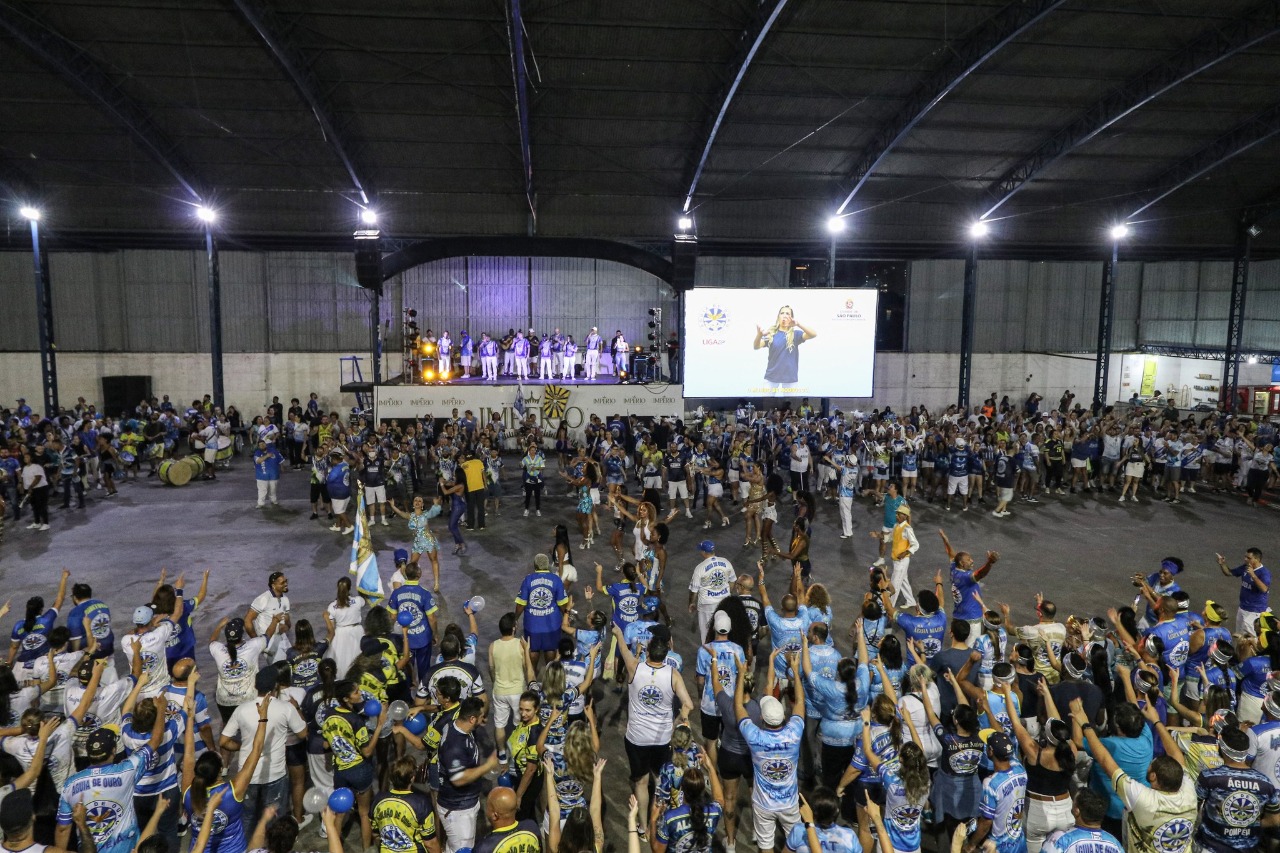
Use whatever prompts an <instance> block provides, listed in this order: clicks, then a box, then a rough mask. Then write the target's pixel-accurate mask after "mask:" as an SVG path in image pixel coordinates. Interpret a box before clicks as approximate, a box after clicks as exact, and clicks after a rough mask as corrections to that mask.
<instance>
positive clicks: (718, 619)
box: [712, 610, 733, 634]
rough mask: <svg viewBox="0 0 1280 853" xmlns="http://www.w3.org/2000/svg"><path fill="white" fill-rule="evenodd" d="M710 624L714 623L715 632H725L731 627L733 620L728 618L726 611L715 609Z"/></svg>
mask: <svg viewBox="0 0 1280 853" xmlns="http://www.w3.org/2000/svg"><path fill="white" fill-rule="evenodd" d="M712 624H714V625H715V629H716V633H717V634H727V633H729V630H730V629H731V628H732V627H733V620H731V619H730V618H729V614H728V613H725V612H724V611H723V610H717V611H716V616H715V619H714V620H712Z"/></svg>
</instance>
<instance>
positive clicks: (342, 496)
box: [325, 449, 355, 533]
mask: <svg viewBox="0 0 1280 853" xmlns="http://www.w3.org/2000/svg"><path fill="white" fill-rule="evenodd" d="M351 479H352V478H351V467H350V466H349V465H347V463H346V460H345V459H344V458H343V451H342V450H339V449H335V450H333V451H331V452H330V453H329V472H328V474H326V475H325V486H326V487H327V489H328V491H329V506H330V508H331V509H332V510H333V514H334V515H335V516H337V519H336V520H335V521H334V522H333V526H332V527H330V528H329V529H330V530H332V531H334V532H335V533H350V532H351V531H352V530H354V529H355V527H354V526H352V524H351V519H350V517H349V516H348V515H347V507H348V506H349V505H350V504H351V487H352V483H351Z"/></svg>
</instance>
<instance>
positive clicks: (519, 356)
mask: <svg viewBox="0 0 1280 853" xmlns="http://www.w3.org/2000/svg"><path fill="white" fill-rule="evenodd" d="M511 351H512V353H513V354H514V356H515V363H516V378H517V379H524V380H528V378H529V342H528V341H527V340H525V338H524V332H516V340H515V343H513V344H512V345H511Z"/></svg>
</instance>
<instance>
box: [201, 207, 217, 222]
mask: <svg viewBox="0 0 1280 853" xmlns="http://www.w3.org/2000/svg"><path fill="white" fill-rule="evenodd" d="M196 218H197V219H199V220H200V221H201V222H213V221H214V220H215V219H217V218H218V212H217V211H216V210H214V209H213V208H212V207H205V206H204V205H203V204H202V205H200V206H199V207H197V208H196Z"/></svg>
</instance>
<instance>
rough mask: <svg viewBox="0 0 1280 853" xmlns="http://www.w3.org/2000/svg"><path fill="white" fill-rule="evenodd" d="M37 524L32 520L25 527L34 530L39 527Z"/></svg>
mask: <svg viewBox="0 0 1280 853" xmlns="http://www.w3.org/2000/svg"><path fill="white" fill-rule="evenodd" d="M39 526H40V525H39V523H37V522H34V521H33V522H31V523H30V524H28V525H27V529H28V530H35V529H36V528H37V527H39Z"/></svg>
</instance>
